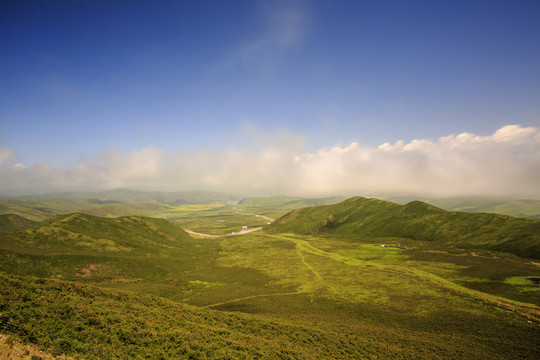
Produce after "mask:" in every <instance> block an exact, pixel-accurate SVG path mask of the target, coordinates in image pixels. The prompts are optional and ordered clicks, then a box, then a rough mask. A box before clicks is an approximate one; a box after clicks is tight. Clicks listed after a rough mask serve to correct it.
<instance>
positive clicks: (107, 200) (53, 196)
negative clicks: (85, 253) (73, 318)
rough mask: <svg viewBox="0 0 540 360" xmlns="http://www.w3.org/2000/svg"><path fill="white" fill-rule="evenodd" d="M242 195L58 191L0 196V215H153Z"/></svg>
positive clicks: (38, 217) (38, 218)
mask: <svg viewBox="0 0 540 360" xmlns="http://www.w3.org/2000/svg"><path fill="white" fill-rule="evenodd" d="M241 199H242V197H241V196H238V195H233V194H227V193H219V192H212V191H183V192H163V191H135V190H126V189H119V190H110V191H100V192H62V193H48V194H41V195H32V196H21V197H11V198H2V199H0V214H17V215H20V216H23V217H25V218H27V219H30V220H33V221H42V220H45V219H47V218H49V217H52V216H54V215H58V214H68V213H74V212H80V213H85V214H91V215H96V216H112V217H118V216H126V215H131V214H143V215H148V216H156V215H158V214H161V213H163V212H168V211H170V210H171V207H174V206H177V205H181V204H213V203H221V204H225V203H228V202H236V201H239V200H241Z"/></svg>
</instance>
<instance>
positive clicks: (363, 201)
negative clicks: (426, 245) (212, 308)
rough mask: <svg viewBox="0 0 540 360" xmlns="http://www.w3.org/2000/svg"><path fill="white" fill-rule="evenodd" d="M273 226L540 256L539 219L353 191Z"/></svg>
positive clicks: (301, 231)
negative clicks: (396, 201) (367, 195)
mask: <svg viewBox="0 0 540 360" xmlns="http://www.w3.org/2000/svg"><path fill="white" fill-rule="evenodd" d="M267 230H268V231H274V232H293V233H298V234H326V233H327V234H332V235H341V236H373V237H384V236H396V237H407V238H412V239H415V240H428V241H437V242H441V243H445V244H450V245H454V246H459V247H464V248H473V249H474V248H478V249H490V250H497V251H505V252H510V253H513V254H516V255H519V256H524V257H530V258H540V221H539V220H533V219H526V218H514V217H510V216H505V215H498V214H488V213H461V212H449V211H446V210H442V209H439V208H437V207H435V206H432V205H429V204H426V203H423V202H420V201H412V202H410V203H408V204H405V205H398V204H394V203H391V202H387V201H382V200H378V199H367V198H362V197H354V198H350V199H347V200H345V201H343V202H341V203H339V204H335V205H327V206H316V207H311V208H302V209H298V210H294V211H292V212H290V213H288V214H287V215H285V216H283V217H281V218H280V219H278V220H276V221H275V222H274V223H272V224H271V225H269V226H268V227H267Z"/></svg>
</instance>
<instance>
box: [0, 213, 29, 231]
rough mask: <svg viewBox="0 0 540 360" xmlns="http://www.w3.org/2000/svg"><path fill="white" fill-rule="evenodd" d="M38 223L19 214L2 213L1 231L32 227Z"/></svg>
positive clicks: (0, 217)
mask: <svg viewBox="0 0 540 360" xmlns="http://www.w3.org/2000/svg"><path fill="white" fill-rule="evenodd" d="M35 224H36V222H35V221H32V220H28V219H26V218H24V217H22V216H20V215H17V214H0V233H8V232H13V231H18V230H25V229H30V228H31V227H32V226H34V225H35Z"/></svg>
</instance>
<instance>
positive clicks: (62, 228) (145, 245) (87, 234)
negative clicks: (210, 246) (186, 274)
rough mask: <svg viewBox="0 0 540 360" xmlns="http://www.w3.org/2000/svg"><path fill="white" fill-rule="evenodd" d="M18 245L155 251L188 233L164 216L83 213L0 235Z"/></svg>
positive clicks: (174, 244)
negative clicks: (156, 217)
mask: <svg viewBox="0 0 540 360" xmlns="http://www.w3.org/2000/svg"><path fill="white" fill-rule="evenodd" d="M3 240H4V241H3V244H4V246H8V245H7V244H8V243H9V244H10V245H9V246H10V247H11V248H12V249H13V248H18V249H33V250H35V249H41V250H44V251H63V252H65V251H67V250H71V251H76V252H91V253H94V252H96V251H97V252H106V253H117V252H124V253H130V254H140V253H145V254H149V253H156V252H157V251H159V250H160V249H168V248H171V247H178V246H180V245H185V244H186V240H192V239H191V237H190V236H189V235H188V234H187V233H186V232H185V231H183V230H182V229H180V228H178V227H176V226H174V225H173V224H171V223H170V222H168V221H167V220H164V219H155V218H150V217H146V216H140V215H132V216H125V217H121V218H102V217H97V216H93V215H87V214H79V213H75V214H67V215H57V216H54V217H53V218H51V219H49V220H45V221H43V222H42V223H40V224H39V225H37V226H36V227H35V228H33V229H31V230H26V231H23V232H19V233H16V234H6V235H4V237H3Z"/></svg>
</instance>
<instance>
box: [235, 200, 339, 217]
mask: <svg viewBox="0 0 540 360" xmlns="http://www.w3.org/2000/svg"><path fill="white" fill-rule="evenodd" d="M343 200H345V197H343V196H330V197H315V198H303V197H293V196H284V195H277V196H255V197H248V198H245V199H243V200H242V201H240V202H239V203H238V205H241V206H242V207H244V208H245V209H246V210H248V211H252V212H257V213H258V214H263V215H267V216H270V217H279V216H282V215H283V214H284V213H285V212H287V211H290V210H294V209H298V208H301V207H307V206H317V205H329V204H335V203H338V202H340V201H343Z"/></svg>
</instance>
